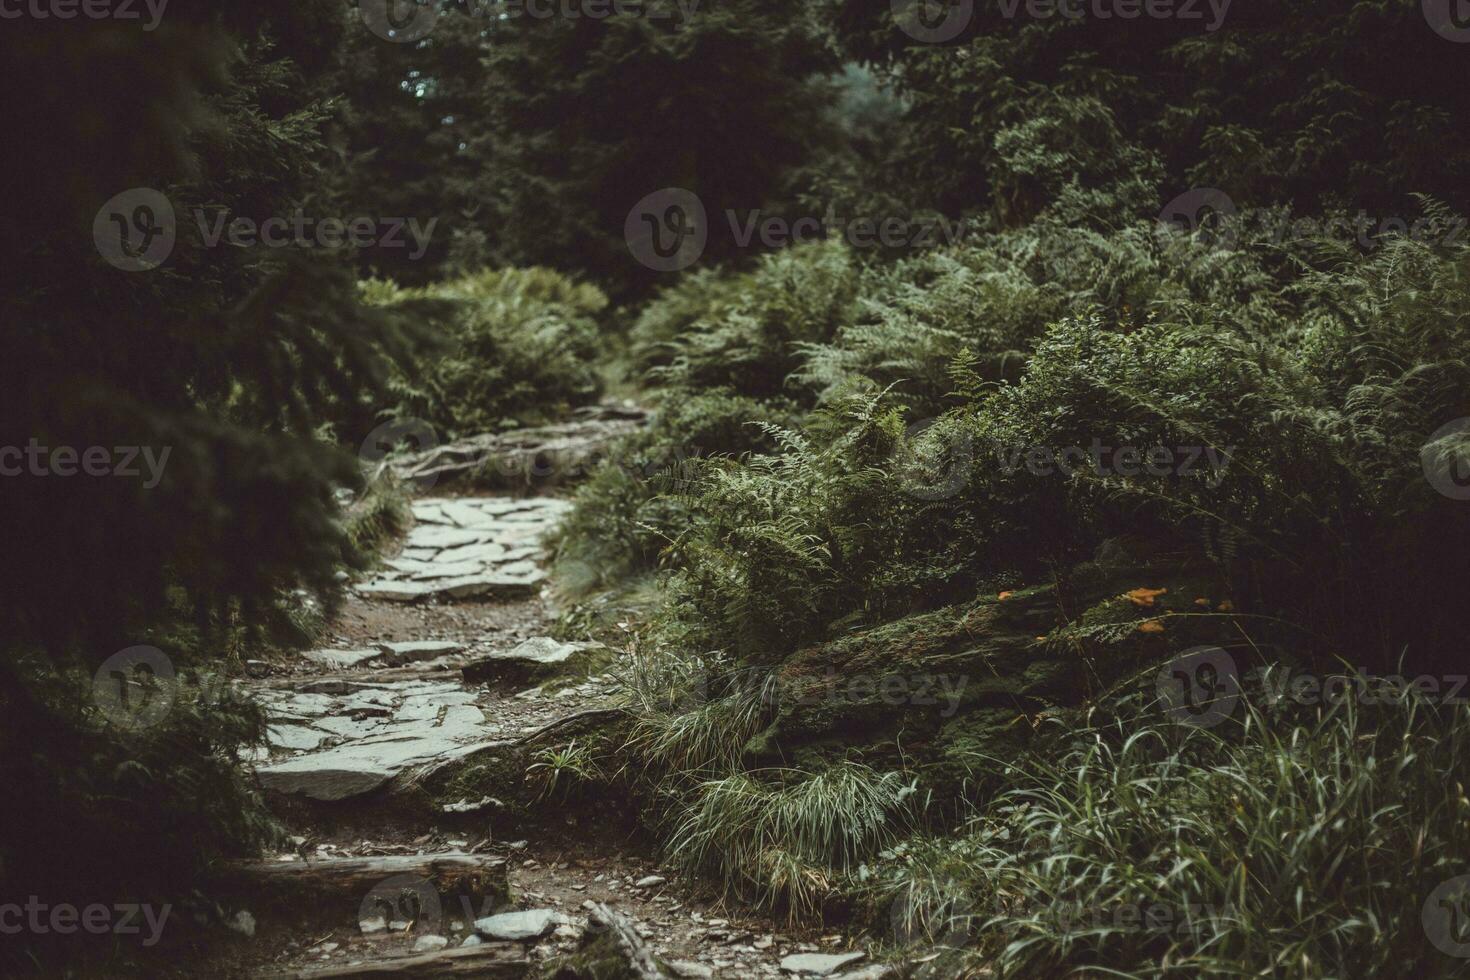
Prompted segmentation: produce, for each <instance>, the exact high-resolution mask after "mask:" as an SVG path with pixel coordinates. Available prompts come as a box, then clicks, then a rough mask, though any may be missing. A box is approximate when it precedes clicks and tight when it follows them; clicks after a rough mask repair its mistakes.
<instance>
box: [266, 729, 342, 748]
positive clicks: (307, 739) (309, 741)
mask: <svg viewBox="0 0 1470 980" xmlns="http://www.w3.org/2000/svg"><path fill="white" fill-rule="evenodd" d="M266 738H267V739H268V740H269V741H270V744H271V745H273V746H275V747H276V748H278V749H294V750H297V751H305V750H309V749H314V748H316V747H317V746H319V745H321V744H322V743H323V742H325V741H326V740H327V736H326V735H325V734H323V733H322V732H318V731H313V730H312V729H310V728H304V727H302V726H301V725H272V726H270V727H269V728H267V729H266Z"/></svg>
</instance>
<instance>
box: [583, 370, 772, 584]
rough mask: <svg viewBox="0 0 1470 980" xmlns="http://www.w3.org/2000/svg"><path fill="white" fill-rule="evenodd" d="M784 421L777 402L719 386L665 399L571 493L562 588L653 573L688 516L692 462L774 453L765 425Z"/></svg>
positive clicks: (691, 489)
mask: <svg viewBox="0 0 1470 980" xmlns="http://www.w3.org/2000/svg"><path fill="white" fill-rule="evenodd" d="M790 418H791V409H790V407H789V406H787V405H786V404H785V403H783V402H780V401H775V402H771V403H763V402H759V401H756V400H755V399H752V398H749V397H746V396H743V395H737V394H735V393H734V392H731V391H730V390H728V389H723V388H716V389H711V390H708V391H699V392H692V393H689V394H688V395H680V396H671V397H668V398H666V399H665V400H664V402H663V404H661V405H660V406H659V407H658V410H657V411H656V412H655V414H654V416H653V418H652V419H651V420H650V422H649V424H648V426H647V427H646V428H644V429H643V430H641V431H639V432H636V433H634V434H632V435H630V436H627V437H626V438H624V439H622V440H621V441H619V443H618V444H617V445H615V446H613V447H612V448H611V450H610V452H609V454H608V458H607V459H606V460H605V461H603V463H601V464H600V465H599V466H598V467H597V468H596V469H595V470H594V471H593V472H592V475H591V476H590V477H589V478H588V480H587V482H586V483H584V484H583V485H581V486H580V487H578V488H577V490H576V493H575V495H574V498H573V500H574V502H575V504H576V507H575V509H574V510H573V511H572V512H571V514H569V515H568V516H567V518H566V519H565V520H564V521H563V523H562V525H561V531H560V532H559V535H558V538H557V548H556V571H557V576H558V579H559V580H560V581H561V583H562V584H563V586H565V587H567V588H568V589H570V590H571V591H573V592H577V593H580V592H585V591H588V590H590V589H593V588H595V587H598V586H608V585H611V584H613V583H615V582H617V581H618V580H619V579H622V578H624V577H625V576H628V575H631V574H635V573H638V572H643V571H647V570H649V569H651V568H653V567H654V565H655V563H656V562H657V559H658V555H659V553H660V552H661V551H662V549H663V548H664V547H665V546H666V545H668V544H669V543H670V542H671V541H672V540H673V539H674V536H675V535H677V534H678V533H679V530H680V529H681V528H682V527H683V526H684V525H685V524H686V523H687V521H688V519H689V508H690V497H691V495H692V493H693V491H694V488H693V487H692V486H691V484H690V478H691V476H692V470H693V468H694V465H695V462H696V461H697V460H699V459H701V458H706V457H727V456H728V457H738V456H741V455H743V454H745V453H750V452H763V451H769V450H771V449H774V448H775V444H774V442H773V440H772V439H771V438H770V435H769V432H768V430H767V429H766V428H764V427H763V426H764V425H773V424H778V423H784V422H788V421H790Z"/></svg>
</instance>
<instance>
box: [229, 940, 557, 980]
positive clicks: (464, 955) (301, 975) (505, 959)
mask: <svg viewBox="0 0 1470 980" xmlns="http://www.w3.org/2000/svg"><path fill="white" fill-rule="evenodd" d="M530 967H531V963H530V961H529V960H527V959H526V956H525V953H523V952H522V951H521V949H520V947H519V946H518V945H514V944H510V943H495V944H490V943H485V944H482V945H479V946H466V947H462V948H459V949H445V950H440V951H439V952H437V953H423V954H421V955H418V956H398V957H392V958H388V959H381V960H367V961H365V962H362V963H343V964H340V965H334V966H321V967H310V968H307V969H301V970H294V971H285V972H281V971H275V972H267V973H261V974H257V976H258V977H259V978H260V980H328V978H332V977H339V978H346V977H356V978H359V980H372V978H375V977H388V978H392V977H419V978H437V977H484V978H486V980H521V978H522V977H525V976H526V974H527V973H528V972H529V970H530Z"/></svg>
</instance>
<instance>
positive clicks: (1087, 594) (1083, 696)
mask: <svg viewBox="0 0 1470 980" xmlns="http://www.w3.org/2000/svg"><path fill="white" fill-rule="evenodd" d="M1093 571H1094V572H1095V568H1094V569H1093ZM1110 572H1111V574H1109V575H1097V574H1093V575H1092V576H1091V577H1090V578H1088V579H1087V581H1086V582H1085V583H1084V584H1082V585H1080V586H1079V585H1076V584H1074V583H1072V582H1070V581H1068V582H1064V584H1063V588H1062V589H1061V590H1059V589H1058V588H1057V587H1056V586H1053V585H1044V586H1034V587H1031V588H1024V589H1016V590H1013V591H1008V592H1002V593H1000V594H998V595H995V596H985V597H981V598H977V599H974V600H972V601H970V602H968V603H965V604H961V605H956V606H950V607H948V608H945V609H940V610H935V611H932V612H924V613H918V614H915V615H911V616H907V617H905V618H903V619H900V620H897V621H895V622H891V623H885V624H882V625H880V626H875V627H871V628H869V629H865V630H861V631H857V632H854V633H852V634H851V635H848V636H845V637H842V638H841V639H838V640H834V641H831V642H827V643H823V644H819V645H816V646H812V647H808V648H805V649H803V650H800V651H797V652H796V653H794V654H792V655H791V656H790V657H789V658H787V660H786V661H785V662H784V663H783V664H782V665H781V666H780V667H779V668H777V680H778V682H779V683H778V688H777V690H778V695H777V698H778V700H777V704H776V707H775V717H774V720H773V722H772V723H771V725H770V726H769V727H768V728H767V729H766V730H765V731H763V732H761V733H760V734H759V735H757V736H756V737H755V738H754V739H752V740H751V741H750V743H749V744H748V745H747V746H746V757H747V760H748V761H750V762H753V763H765V764H770V763H774V762H777V761H778V760H779V761H780V762H781V764H787V765H789V764H792V763H793V761H795V760H798V759H801V758H803V757H808V756H810V757H813V758H815V759H817V760H820V759H829V760H830V759H832V758H835V757H840V756H843V755H847V756H851V755H852V753H853V751H854V750H855V751H856V752H857V753H858V754H859V755H860V756H862V757H863V758H864V761H868V759H870V758H871V759H874V760H881V759H882V758H884V757H885V754H886V755H894V756H895V757H896V753H897V751H898V749H897V746H901V748H902V753H903V754H904V755H906V756H908V757H910V759H911V761H912V760H913V758H914V757H916V758H917V760H918V761H920V762H921V763H925V762H932V763H935V764H937V765H938V766H939V767H940V771H941V773H943V775H942V780H943V781H944V782H949V781H951V780H952V778H953V776H954V773H956V772H957V771H958V769H957V759H958V756H960V755H972V754H973V752H972V748H974V747H976V746H978V747H980V748H985V747H986V746H988V749H987V751H990V750H994V751H993V752H992V753H991V754H996V755H998V756H999V757H1001V758H1005V757H1007V756H1006V755H1005V753H1006V752H1018V751H1019V750H1020V749H1021V748H1022V747H1023V746H1024V745H1025V744H1026V739H1025V738H1023V737H1019V736H1017V735H1016V734H1015V731H1019V729H1018V728H1016V723H1017V721H1018V720H1020V721H1024V720H1025V719H1034V718H1036V717H1038V716H1039V715H1041V714H1042V713H1044V712H1048V711H1055V710H1061V709H1067V708H1072V707H1077V706H1081V705H1084V704H1087V703H1090V702H1091V701H1092V700H1094V699H1096V698H1100V697H1103V696H1104V695H1105V694H1106V693H1107V692H1108V691H1110V690H1111V689H1112V688H1113V687H1114V686H1115V685H1117V684H1119V683H1120V682H1122V681H1124V680H1125V679H1127V678H1129V677H1131V676H1133V675H1136V674H1138V673H1139V671H1140V670H1141V669H1143V668H1145V667H1146V666H1147V665H1151V664H1154V663H1157V662H1159V661H1161V660H1164V659H1167V658H1168V657H1169V656H1170V655H1172V654H1173V653H1175V652H1178V651H1179V650H1182V649H1185V648H1186V647H1189V646H1195V645H1201V644H1205V643H1208V642H1210V640H1211V638H1214V639H1216V640H1218V639H1219V638H1221V637H1224V636H1230V635H1233V634H1234V633H1235V630H1234V625H1233V621H1232V617H1231V615H1230V610H1231V607H1230V605H1229V600H1228V599H1226V598H1224V596H1223V588H1222V586H1221V585H1220V584H1219V581H1218V578H1217V577H1216V576H1215V575H1214V573H1213V571H1212V570H1209V569H1199V568H1193V569H1191V568H1182V567H1177V566H1163V567H1160V568H1147V567H1132V566H1130V567H1127V568H1121V569H1119V568H1112V569H1110ZM1093 633H1098V634H1108V636H1107V639H1108V642H1107V643H1106V644H1102V643H1100V642H1098V641H1096V640H1095V639H1092V638H1091V636H1092V634H1093ZM1023 727H1029V723H1027V724H1026V725H1024V726H1023ZM1013 729H1015V731H1013ZM1002 731H1004V736H1003V737H1002ZM971 743H975V745H971ZM967 746H968V747H967ZM870 764H876V762H870Z"/></svg>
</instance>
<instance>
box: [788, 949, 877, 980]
mask: <svg viewBox="0 0 1470 980" xmlns="http://www.w3.org/2000/svg"><path fill="white" fill-rule="evenodd" d="M867 955H868V954H867V953H864V952H861V951H859V952H856V953H792V954H791V955H790V956H787V957H785V958H784V959H782V960H781V969H782V970H784V971H785V972H787V973H796V974H800V975H803V976H809V977H830V976H831V975H832V974H834V973H836V972H837V971H838V970H841V969H842V968H843V967H847V966H851V965H852V964H854V963H857V962H860V961H861V960H863V959H864V958H866V957H867Z"/></svg>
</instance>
